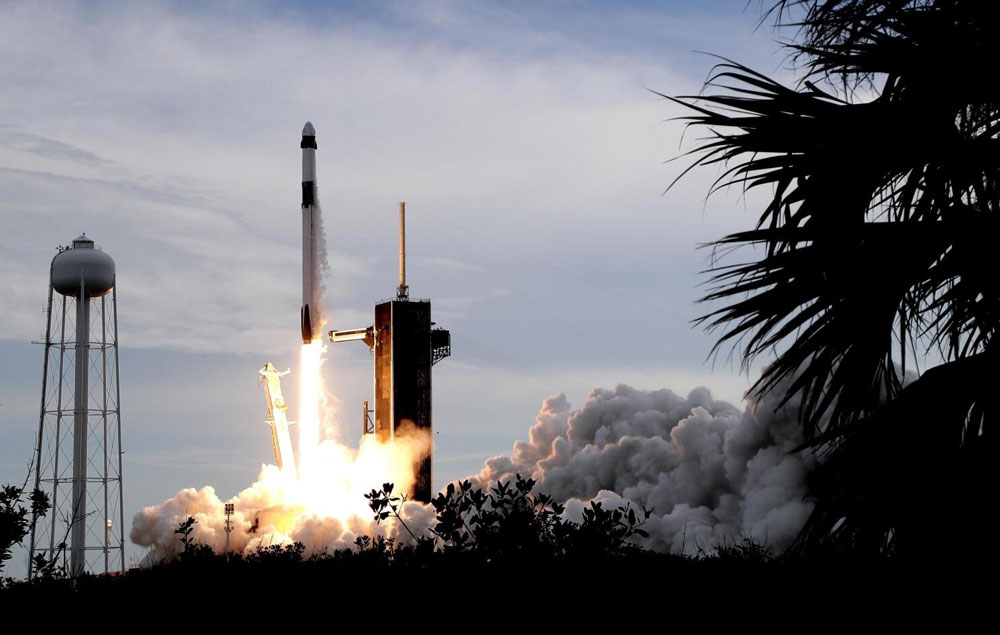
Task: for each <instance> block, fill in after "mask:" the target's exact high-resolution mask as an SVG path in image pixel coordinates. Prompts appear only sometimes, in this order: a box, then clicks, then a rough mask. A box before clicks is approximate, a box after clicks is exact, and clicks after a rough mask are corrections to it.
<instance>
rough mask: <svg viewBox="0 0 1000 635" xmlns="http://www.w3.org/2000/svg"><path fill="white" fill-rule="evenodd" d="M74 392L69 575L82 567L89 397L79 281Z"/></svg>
mask: <svg viewBox="0 0 1000 635" xmlns="http://www.w3.org/2000/svg"><path fill="white" fill-rule="evenodd" d="M75 361H76V389H75V390H74V392H73V398H74V404H73V518H72V523H73V525H72V526H73V529H72V532H71V541H70V575H72V576H73V577H76V576H78V575H80V574H82V573H83V571H84V569H85V568H86V565H87V563H86V559H85V556H86V551H85V549H86V542H87V436H88V430H87V428H88V427H89V423H90V422H89V416H88V414H89V413H88V412H87V410H88V407H89V401H90V400H89V397H90V376H89V375H90V300H89V299H88V298H87V294H86V292H85V289H84V286H83V280H81V281H80V294H79V295H78V296H77V297H76V360H75Z"/></svg>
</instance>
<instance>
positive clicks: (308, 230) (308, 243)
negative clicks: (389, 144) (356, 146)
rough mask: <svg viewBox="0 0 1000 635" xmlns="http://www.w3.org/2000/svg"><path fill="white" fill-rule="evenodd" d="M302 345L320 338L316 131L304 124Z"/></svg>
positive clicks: (319, 245)
mask: <svg viewBox="0 0 1000 635" xmlns="http://www.w3.org/2000/svg"><path fill="white" fill-rule="evenodd" d="M300 147H301V148H302V343H303V344H309V343H311V342H312V341H313V340H314V339H318V338H319V337H320V328H321V327H322V325H323V324H322V320H321V319H320V314H319V300H320V289H321V285H320V276H321V275H322V272H321V271H320V270H319V263H320V262H321V259H320V257H319V253H318V250H319V249H321V247H322V236H321V235H320V232H321V231H322V228H321V227H320V219H319V209H318V208H317V206H316V129H315V128H313V125H312V122H309V121H307V122H306V125H305V126H304V127H303V128H302V143H301V144H300Z"/></svg>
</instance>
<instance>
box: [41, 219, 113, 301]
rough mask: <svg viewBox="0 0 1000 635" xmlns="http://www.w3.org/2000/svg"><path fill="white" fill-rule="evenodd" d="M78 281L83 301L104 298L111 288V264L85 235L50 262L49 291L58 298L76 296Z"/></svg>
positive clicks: (77, 293) (110, 259) (109, 258)
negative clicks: (58, 296) (52, 291)
mask: <svg viewBox="0 0 1000 635" xmlns="http://www.w3.org/2000/svg"><path fill="white" fill-rule="evenodd" d="M81 281H82V285H83V292H84V296H85V297H87V298H99V297H101V296H103V295H107V294H108V292H109V291H111V288H112V287H114V286H115V261H114V260H112V258H111V256H109V255H108V254H106V253H104V252H103V251H99V250H97V249H94V241H92V240H91V239H89V238H87V235H86V234H84V235H82V236H80V237H79V238H77V239H76V240H74V241H73V246H72V247H71V248H70V249H63V250H62V251H60V252H59V253H58V254H56V257H55V258H53V259H52V288H53V289H55V290H56V291H57V292H59V293H61V294H62V295H68V296H73V297H77V296H79V295H80V286H81Z"/></svg>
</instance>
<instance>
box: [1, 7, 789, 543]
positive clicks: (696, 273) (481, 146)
mask: <svg viewBox="0 0 1000 635" xmlns="http://www.w3.org/2000/svg"><path fill="white" fill-rule="evenodd" d="M760 18H761V8H760V5H759V4H758V3H756V2H751V3H749V4H747V3H745V2H743V1H742V0H731V1H722V0H710V1H702V2H695V1H670V0H665V1H662V2H614V3H610V2H609V3H601V2H576V1H568V0H567V1H553V2H500V3H472V2H444V1H442V2H377V3H368V2H344V3H327V2H297V3H296V2H282V3H276V2H275V3H270V2H238V3H237V2H232V3H225V2H223V3H213V4H211V5H210V6H207V7H206V6H205V5H204V3H195V2H181V3H169V4H168V3H162V4H161V3H141V4H140V3H129V4H122V3H104V2H75V3H74V2H31V3H28V2H3V3H0V87H2V89H3V90H2V95H3V97H2V99H0V192H2V196H0V219H2V224H3V227H4V231H3V232H0V286H2V288H3V289H4V291H5V297H4V299H3V301H2V304H0V306H2V312H0V359H2V360H3V363H2V364H0V482H20V481H22V480H23V479H24V475H25V472H26V469H27V464H28V462H29V460H30V458H31V453H32V448H33V446H34V439H35V435H36V433H37V428H38V407H39V396H40V390H41V373H42V369H41V362H42V347H41V346H39V345H38V344H35V343H33V342H37V341H38V340H40V339H41V338H42V334H43V332H44V327H45V315H44V311H43V310H44V307H45V302H46V298H47V292H48V281H47V276H48V266H49V262H50V261H51V258H52V256H53V255H54V254H55V250H56V248H57V246H59V245H65V244H68V243H69V242H70V241H72V239H73V238H74V237H76V236H77V235H79V234H80V233H81V232H86V233H87V235H88V236H89V237H91V238H93V239H94V240H95V241H96V242H97V244H98V245H99V246H101V247H102V248H103V249H104V250H105V251H106V252H107V253H108V254H110V255H111V256H112V257H113V258H114V259H115V261H116V263H117V283H118V287H117V293H118V302H119V321H120V332H119V345H120V356H121V358H120V364H121V393H122V394H121V403H122V427H123V433H122V435H123V448H122V449H123V451H124V452H125V454H124V472H125V487H124V489H125V517H126V520H127V521H128V519H130V518H131V516H132V515H133V514H134V513H135V512H136V511H137V510H138V509H140V508H141V507H143V506H145V505H151V504H155V503H158V502H160V501H162V500H163V499H165V498H167V497H169V496H170V495H172V494H173V493H175V492H176V491H177V490H178V489H180V488H181V487H186V486H193V487H200V486H202V485H207V484H211V485H214V486H215V487H216V489H217V490H218V491H219V492H220V495H222V496H223V497H225V496H229V495H233V494H235V493H236V492H238V491H239V490H240V489H242V488H243V487H245V486H246V485H248V484H249V483H251V482H252V481H253V479H254V477H255V475H256V473H257V472H258V470H259V469H260V465H261V463H263V462H266V461H269V460H270V459H271V447H270V436H269V433H268V430H267V426H266V424H265V417H266V414H265V404H264V394H263V390H262V389H261V388H260V387H259V386H258V382H257V378H258V376H257V369H259V368H261V367H262V366H263V365H264V363H265V362H267V361H271V362H274V364H275V365H276V366H278V367H279V368H282V369H283V368H291V369H292V370H293V372H292V374H291V375H290V376H289V377H288V378H286V381H285V393H286V394H288V395H294V394H296V383H295V381H296V380H295V372H294V371H295V368H296V363H297V356H298V350H299V343H300V342H299V340H300V338H299V314H298V312H299V307H300V304H301V281H300V272H301V264H300V257H301V247H300V240H301V229H300V227H301V225H300V223H301V213H300V210H299V203H300V195H301V194H300V192H301V190H300V185H299V182H300V180H301V178H300V170H301V164H300V149H299V140H300V133H301V129H302V125H303V124H304V123H305V122H306V121H307V120H309V121H312V122H313V124H314V125H315V127H316V131H317V141H318V145H319V150H318V152H317V164H318V167H317V172H318V176H317V178H318V183H319V188H320V200H321V202H322V205H323V213H324V217H325V225H326V240H327V247H328V258H329V261H330V272H329V276H328V279H327V282H326V284H327V297H326V302H327V305H328V306H329V314H330V315H331V324H330V325H329V326H331V327H335V328H358V327H365V326H368V325H369V324H371V322H372V307H373V305H374V304H375V303H376V302H377V301H379V300H380V299H384V298H387V297H389V296H391V295H393V292H394V288H395V285H396V282H397V281H396V276H397V268H396V267H397V264H396V257H397V251H396V240H397V237H396V233H395V232H396V227H397V225H396V222H397V221H396V216H395V215H396V209H397V204H398V202H399V201H406V203H407V252H408V254H407V256H408V257H407V278H408V280H407V281H408V283H409V285H410V292H411V296H412V297H418V298H430V299H432V301H433V319H434V320H435V321H436V322H437V323H438V326H441V327H444V328H447V329H449V330H450V331H451V333H452V356H451V357H450V358H449V359H447V360H445V361H443V362H442V363H440V364H438V365H437V366H435V368H434V377H433V381H434V394H433V399H434V429H435V436H434V442H435V455H434V459H435V463H434V465H435V467H434V470H435V471H434V482H435V486H436V487H440V486H442V485H444V484H445V483H447V482H448V481H450V480H452V479H455V478H460V477H462V476H465V475H467V474H471V473H475V472H478V471H479V469H480V468H481V467H482V465H483V462H484V461H485V460H486V459H488V458H490V457H492V456H494V455H497V454H502V453H508V452H509V451H510V448H511V445H512V443H513V442H514V440H515V439H518V438H523V437H524V435H525V434H526V433H527V430H528V428H529V427H530V426H531V425H532V423H533V421H534V419H535V416H536V414H537V413H538V411H539V407H540V405H541V404H542V402H543V400H544V399H545V398H547V397H549V396H551V395H555V394H559V393H565V394H566V396H567V398H568V400H569V402H570V403H571V404H574V405H575V406H579V405H582V403H583V401H584V400H585V399H586V397H587V395H588V394H589V393H590V392H591V391H592V390H593V389H595V388H600V387H603V388H614V386H616V385H618V384H622V383H624V384H628V385H631V386H633V387H636V388H642V389H647V390H649V389H658V388H671V389H673V390H675V391H677V392H678V393H681V394H686V393H687V392H688V391H690V390H692V389H694V388H696V387H698V386H706V387H708V388H709V389H710V390H711V391H712V393H713V395H715V396H716V397H719V398H722V399H726V400H730V401H733V402H736V403H738V402H739V401H740V399H741V397H742V394H743V391H744V390H745V389H746V387H747V386H748V385H749V383H750V381H751V380H752V378H753V377H754V376H756V374H757V372H758V371H759V369H757V368H753V369H751V370H750V372H749V374H747V373H745V372H744V373H741V372H740V369H739V367H738V366H734V365H733V363H731V362H730V361H729V359H728V357H727V355H726V354H725V353H726V351H725V350H724V351H723V354H722V355H720V356H719V357H718V358H713V357H711V356H710V351H711V348H712V345H713V343H714V339H713V337H712V335H711V334H708V333H705V332H704V331H703V329H701V328H700V327H698V326H695V325H693V324H692V323H691V321H692V320H693V319H694V318H696V317H697V316H699V315H701V314H703V313H705V312H706V311H707V310H708V309H709V308H710V307H707V306H705V305H699V304H697V303H696V300H697V298H698V297H699V296H700V295H702V294H703V293H704V292H705V286H704V285H705V283H706V281H707V276H706V275H704V273H703V271H704V270H705V269H706V268H707V267H708V266H709V265H710V264H711V256H712V253H711V251H710V250H709V249H704V248H699V246H700V245H704V244H705V243H707V242H709V241H711V240H713V239H716V238H719V237H721V236H722V235H724V234H726V233H730V232H733V231H739V230H742V229H746V228H749V227H750V226H751V225H752V224H753V222H754V220H755V216H754V213H753V209H754V206H753V198H752V197H745V196H744V195H743V194H742V193H741V192H738V191H728V192H727V191H724V192H720V193H718V194H716V195H713V196H712V197H711V198H708V199H706V195H707V192H708V190H709V188H710V187H711V184H712V182H713V181H714V180H715V178H716V177H717V176H718V172H713V171H712V170H711V169H702V170H699V171H695V172H692V173H690V174H689V175H687V176H686V177H685V178H684V179H682V180H681V181H680V182H679V183H678V184H677V185H676V186H674V187H673V188H672V189H670V191H667V192H665V190H666V189H667V186H668V185H669V184H670V183H671V181H673V179H674V178H676V177H677V176H678V175H679V174H680V173H681V171H682V170H683V168H684V167H686V165H687V163H686V160H685V159H684V158H680V159H677V160H674V161H671V159H676V158H677V157H679V156H681V154H682V153H683V152H684V151H685V150H687V149H690V148H691V147H692V146H693V143H694V141H695V140H696V139H697V133H695V132H693V131H690V132H689V133H688V134H687V136H685V134H684V133H685V129H684V125H683V122H681V121H677V120H675V118H676V117H678V116H681V115H683V114H684V113H683V111H682V110H681V109H680V108H679V107H678V106H676V105H674V104H672V103H670V102H668V101H666V100H664V99H663V98H662V97H661V96H659V95H657V94H656V93H657V92H659V93H664V94H668V95H689V94H696V93H697V92H698V91H699V90H700V89H701V86H702V83H703V82H704V80H705V79H706V77H707V76H708V74H709V73H710V71H711V68H712V66H713V64H715V63H716V62H717V61H718V59H717V58H715V57H712V56H711V55H709V54H710V53H711V54H715V55H719V56H723V57H728V58H731V59H735V60H739V61H740V62H743V63H745V64H747V65H749V66H751V67H753V68H755V69H757V70H760V71H762V72H764V73H767V74H770V75H772V76H775V77H779V78H781V77H789V76H790V71H789V70H788V69H787V68H786V59H785V55H784V53H783V52H782V51H781V50H780V46H779V44H777V43H776V38H779V37H781V36H783V35H789V34H788V33H777V32H775V30H774V29H773V28H771V26H770V24H769V23H765V24H763V25H760V24H759V23H760ZM371 365H372V362H371V356H370V354H369V352H368V350H367V348H366V347H365V346H364V345H363V344H360V343H346V344H339V345H337V346H336V347H331V349H330V350H329V351H328V354H327V361H326V365H325V372H326V375H327V376H326V381H327V386H326V387H327V389H328V390H329V391H330V392H331V393H332V394H333V395H334V396H335V398H336V399H335V402H334V404H333V406H334V409H335V418H336V421H337V423H338V426H337V430H338V432H337V433H338V434H339V435H340V436H341V438H342V440H344V441H346V442H349V443H356V442H357V439H358V437H359V436H360V430H361V412H360V411H361V403H362V401H363V400H365V399H370V396H371V390H372V367H371ZM290 402H291V406H290V407H291V412H290V416H291V417H292V418H294V416H295V413H294V408H295V405H294V400H293V399H290ZM140 555H141V554H140ZM132 557H135V554H132Z"/></svg>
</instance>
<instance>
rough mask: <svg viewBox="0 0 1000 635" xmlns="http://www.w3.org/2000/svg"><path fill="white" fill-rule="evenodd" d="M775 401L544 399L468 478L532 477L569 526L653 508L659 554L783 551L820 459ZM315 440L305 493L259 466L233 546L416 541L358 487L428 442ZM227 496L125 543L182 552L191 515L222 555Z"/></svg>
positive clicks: (240, 505) (135, 532) (605, 394)
mask: <svg viewBox="0 0 1000 635" xmlns="http://www.w3.org/2000/svg"><path fill="white" fill-rule="evenodd" d="M769 401H770V400H769V399H765V400H764V401H762V402H760V403H753V402H752V401H748V405H747V407H746V408H745V409H744V410H743V411H742V412H741V411H740V410H738V409H737V408H736V407H735V406H733V405H731V404H729V403H726V402H723V401H715V400H713V399H712V396H711V393H710V392H709V391H708V389H706V388H698V389H696V390H694V391H692V392H691V393H690V394H689V395H688V396H687V397H681V396H679V395H677V394H676V393H674V392H672V391H670V390H657V391H652V392H648V391H642V390H636V389H634V388H630V387H628V386H624V385H619V386H617V387H616V388H615V389H614V390H606V389H597V390H595V391H594V392H593V393H591V395H590V397H589V398H588V399H587V402H586V403H585V404H584V405H583V407H582V408H580V409H578V410H573V409H572V408H571V406H570V404H569V402H568V401H567V399H566V397H565V396H564V395H557V396H554V397H550V398H548V399H546V400H545V402H544V403H543V404H542V408H541V411H540V412H539V414H538V416H537V418H536V423H535V425H534V426H532V427H531V429H530V430H529V433H528V441H517V442H516V443H515V444H514V450H513V453H512V454H511V455H509V456H497V457H493V458H491V459H489V460H488V461H486V464H485V467H484V468H483V470H482V471H481V472H480V473H479V474H477V475H474V476H471V477H469V478H470V479H471V480H473V481H474V482H476V483H477V484H478V485H479V486H482V487H489V486H490V485H491V484H493V483H495V482H496V481H497V480H499V479H508V478H512V477H513V475H514V474H517V473H520V474H522V475H525V476H531V477H532V478H534V479H535V480H536V481H537V482H538V485H537V490H538V491H542V492H546V493H548V494H551V495H552V496H553V497H555V499H556V500H558V501H561V502H565V503H566V512H565V513H566V516H567V517H568V518H570V519H571V520H574V521H577V522H579V521H580V520H581V518H582V514H583V509H584V507H585V506H586V504H587V503H589V502H590V501H600V502H602V503H603V505H604V506H605V507H614V506H619V505H623V504H625V503H626V502H628V503H630V504H631V505H632V506H633V507H636V508H638V507H640V506H642V507H646V508H653V510H654V512H653V514H652V515H651V516H650V518H649V521H648V523H647V524H646V525H645V526H644V529H645V530H646V531H648V533H649V538H646V539H641V541H640V544H642V545H643V546H645V547H647V548H650V549H654V550H657V551H664V552H672V553H685V554H698V553H711V552H712V551H713V550H715V549H716V548H718V547H720V546H724V545H732V544H734V543H737V542H739V541H741V540H742V539H743V538H751V539H753V540H755V541H756V542H758V543H762V544H766V545H767V546H769V547H771V548H773V549H775V550H778V551H780V550H782V549H783V548H785V547H787V546H788V544H789V543H790V542H791V541H792V540H793V539H794V538H795V536H796V535H797V533H798V532H799V530H800V529H801V528H802V526H803V524H804V523H805V521H806V519H807V518H808V516H809V513H810V512H811V510H812V506H813V505H812V502H811V501H810V500H809V499H808V498H807V497H806V483H805V480H806V476H807V475H808V473H809V472H810V470H812V468H813V467H814V465H815V457H814V456H813V455H812V453H810V452H808V451H806V452H791V450H793V449H794V448H795V447H796V446H798V445H799V444H800V442H801V436H800V434H801V433H800V427H799V426H798V425H797V423H796V420H795V414H796V411H797V403H796V402H794V401H792V402H789V403H788V404H786V405H785V406H784V407H783V408H781V409H777V410H776V409H775V407H774V404H773V403H769ZM319 448H320V455H321V459H320V461H321V465H322V473H321V474H320V475H319V476H318V484H319V487H317V488H314V489H313V491H310V490H309V488H308V487H305V488H303V486H302V484H301V483H297V482H290V481H289V480H288V479H287V477H286V476H285V475H283V474H282V473H281V472H280V470H278V468H277V467H275V466H273V465H264V466H262V469H261V473H260V476H259V478H258V481H257V482H256V483H254V484H253V485H252V486H250V487H249V488H247V489H245V490H243V491H242V492H240V493H239V494H238V495H237V496H236V497H234V498H232V499H230V500H229V502H233V503H235V507H236V512H235V514H234V516H233V521H234V522H233V524H234V529H233V532H232V533H231V535H230V548H231V549H232V550H233V551H235V552H249V551H252V550H254V549H256V548H257V547H259V546H268V545H275V544H290V543H292V542H296V541H298V542H302V543H303V544H304V545H305V546H306V553H307V554H315V553H322V552H328V551H332V550H336V549H343V548H351V547H353V545H354V540H355V538H357V537H358V536H361V535H369V536H380V535H381V536H386V537H391V538H394V539H396V540H397V541H399V542H400V543H402V544H406V543H408V542H410V536H409V533H408V532H406V531H405V530H404V529H403V528H402V527H400V526H399V525H398V524H395V523H392V522H391V519H390V522H388V523H385V524H381V525H376V524H375V523H373V522H372V514H371V512H370V511H369V510H368V509H367V501H366V500H365V499H364V497H363V493H364V492H367V491H369V490H370V489H371V488H372V487H378V485H380V484H381V482H382V480H391V481H394V482H395V483H396V486H397V491H400V490H404V489H405V488H407V487H409V486H410V484H411V483H412V478H413V473H412V469H411V467H412V465H413V464H414V461H415V460H417V459H418V458H419V457H421V456H425V455H426V453H427V452H428V451H429V449H430V439H429V438H428V437H427V436H426V435H420V434H418V433H416V432H415V431H411V433H410V434H401V435H399V436H397V443H396V444H395V446H394V447H393V448H392V449H391V450H390V449H388V448H387V446H380V445H379V444H377V443H375V442H374V440H373V439H371V438H370V437H369V438H368V439H366V441H363V442H362V446H361V448H359V449H357V450H352V449H350V448H347V447H345V446H343V445H341V444H338V443H335V442H333V441H324V442H323V443H322V444H320V446H319ZM386 474H389V475H391V476H390V477H387V478H382V477H383V475H386ZM355 499H356V500H355ZM225 502H227V501H223V500H222V499H220V498H219V497H218V496H217V495H216V493H215V490H214V489H213V488H212V487H203V488H202V489H200V490H195V489H190V488H189V489H184V490H182V491H180V492H178V493H177V495H176V496H174V497H173V498H171V499H169V500H167V501H165V502H163V503H161V504H160V505H155V506H151V507H146V508H144V509H143V510H141V511H140V512H139V513H137V514H136V515H135V518H134V519H133V524H132V532H131V539H132V541H133V542H135V543H136V544H138V545H142V546H146V547H149V548H150V553H149V559H150V560H157V559H160V558H163V557H165V556H166V557H169V556H171V555H173V554H176V553H178V552H179V551H180V549H181V544H180V536H179V535H177V534H175V533H174V532H175V530H176V529H177V527H178V525H179V524H180V523H181V522H183V521H184V520H185V519H186V518H187V517H188V516H193V517H194V518H195V520H196V523H195V525H194V528H193V532H192V534H191V537H192V538H193V539H194V540H195V541H197V542H200V543H203V544H207V545H210V546H211V547H212V548H213V549H215V550H216V551H219V552H221V551H222V550H223V549H224V546H225V542H226V534H225V515H224V503H225ZM402 511H403V518H404V520H405V522H406V523H407V525H408V526H409V528H410V529H411V530H412V531H414V533H416V534H417V535H429V533H428V529H429V528H430V527H433V525H434V522H435V518H434V510H433V508H432V507H431V506H429V505H422V504H420V503H414V502H407V503H406V504H405V506H404V507H403V510H402Z"/></svg>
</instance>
